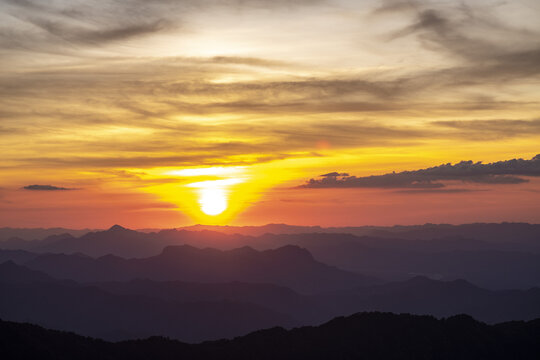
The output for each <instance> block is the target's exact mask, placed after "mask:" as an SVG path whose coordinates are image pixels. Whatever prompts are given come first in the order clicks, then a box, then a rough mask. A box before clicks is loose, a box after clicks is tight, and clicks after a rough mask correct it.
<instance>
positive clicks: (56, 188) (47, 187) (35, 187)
mask: <svg viewBox="0 0 540 360" xmlns="http://www.w3.org/2000/svg"><path fill="white" fill-rule="evenodd" d="M23 189H25V190H37V191H64V190H76V189H72V188H65V187H59V186H53V185H27V186H25V187H23Z"/></svg>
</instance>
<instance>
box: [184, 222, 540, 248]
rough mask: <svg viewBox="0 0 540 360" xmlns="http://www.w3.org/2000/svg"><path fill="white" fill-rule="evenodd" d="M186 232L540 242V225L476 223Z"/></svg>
mask: <svg viewBox="0 0 540 360" xmlns="http://www.w3.org/2000/svg"><path fill="white" fill-rule="evenodd" d="M179 229H183V230H196V231H199V230H211V231H216V232H222V233H226V234H242V235H251V236H260V235H264V234H276V235H277V234H307V233H331V234H332V233H333V234H353V235H357V236H372V237H379V238H381V237H385V238H386V237H390V238H399V239H406V240H433V239H444V238H466V239H472V240H481V241H488V242H509V241H512V240H519V241H524V242H536V243H538V241H540V224H528V223H507V222H503V223H473V224H461V225H451V224H424V225H405V226H404V225H395V226H356V227H355V226H345V227H327V228H324V227H320V226H295V225H287V224H267V225H262V226H218V225H194V226H186V227H181V228H179Z"/></svg>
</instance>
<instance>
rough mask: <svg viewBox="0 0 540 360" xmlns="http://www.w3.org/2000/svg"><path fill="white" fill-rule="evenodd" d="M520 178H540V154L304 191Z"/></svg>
mask: <svg viewBox="0 0 540 360" xmlns="http://www.w3.org/2000/svg"><path fill="white" fill-rule="evenodd" d="M518 176H540V154H539V155H536V156H535V157H533V158H532V159H531V160H523V159H512V160H506V161H498V162H494V163H489V164H483V163H481V162H477V163H474V162H472V161H461V162H459V163H456V164H451V163H448V164H443V165H439V166H434V167H431V168H427V169H420V170H412V171H403V172H399V173H396V172H393V173H389V174H384V175H372V176H365V177H356V176H348V175H342V174H340V173H338V172H333V173H328V174H324V175H321V178H320V179H310V180H309V181H308V182H307V183H305V184H304V185H301V186H300V187H301V188H407V189H422V190H425V189H440V188H443V187H445V186H446V185H445V184H444V183H443V182H444V181H451V180H458V181H462V182H471V183H481V184H520V183H524V182H528V180H527V179H524V178H521V177H518Z"/></svg>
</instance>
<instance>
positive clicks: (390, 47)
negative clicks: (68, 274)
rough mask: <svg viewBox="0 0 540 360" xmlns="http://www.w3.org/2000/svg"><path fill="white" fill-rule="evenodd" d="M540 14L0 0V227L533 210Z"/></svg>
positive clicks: (318, 4) (380, 218)
mask: <svg viewBox="0 0 540 360" xmlns="http://www.w3.org/2000/svg"><path fill="white" fill-rule="evenodd" d="M538 19H540V2H539V1H538V0H515V1H500V0H496V1H491V0H489V1H488V0H474V1H472V0H471V1H428V0H423V1H414V0H412V1H374V0H365V1H358V0H357V1H352V0H349V1H346V0H339V1H334V0H327V1H324V0H320V1H308V0H304V1H302V0H298V1H284V0H283V1H282V0H254V1H248V0H244V1H242V0H236V1H234V0H229V1H227V0H222V1H218V0H214V1H213V0H154V1H144V0H123V1H120V0H99V1H98V0H95V1H94V0H69V1H68V0H54V1H53V0H0V153H1V158H0V226H11V227H38V226H39V227H53V226H62V227H71V228H83V227H89V228H104V227H108V226H110V225H112V224H115V223H119V224H122V225H124V226H128V227H132V228H163V227H177V226H183V225H189V224H194V223H203V224H231V225H253V224H266V223H289V224H298V225H322V226H341V225H393V224H423V223H426V222H432V223H468V222H476V221H480V222H499V221H525V222H535V223H538V222H540V156H537V154H539V153H540V146H539V145H540V21H538ZM535 156H536V157H535ZM512 159H522V160H516V161H511V160H512ZM462 161H472V162H462ZM478 162H482V164H478ZM449 163H451V164H453V165H448V164H449ZM456 164H457V165H456ZM441 165H444V166H441ZM428 168H432V169H428ZM426 169H428V170H426ZM385 174H387V175H385ZM383 175H384V176H383Z"/></svg>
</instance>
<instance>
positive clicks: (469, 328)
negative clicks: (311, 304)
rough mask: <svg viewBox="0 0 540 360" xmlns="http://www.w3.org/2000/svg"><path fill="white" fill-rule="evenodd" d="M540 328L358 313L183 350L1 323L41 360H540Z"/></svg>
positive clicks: (22, 354)
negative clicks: (318, 324) (102, 339)
mask: <svg viewBox="0 0 540 360" xmlns="http://www.w3.org/2000/svg"><path fill="white" fill-rule="evenodd" d="M539 338H540V320H534V321H529V322H511V323H503V324H497V325H491V326H490V325H486V324H483V323H480V322H478V321H476V320H474V319H472V318H471V317H468V316H465V315H460V316H454V317H451V318H447V319H442V320H437V319H435V318H433V317H429V316H413V315H407V314H401V315H394V314H389V313H359V314H355V315H352V316H349V317H346V318H336V319H334V320H331V321H329V322H327V323H325V324H323V325H321V326H318V327H301V328H296V329H293V330H289V331H287V330H284V329H283V328H271V329H267V330H260V331H257V332H254V333H251V334H249V335H246V336H243V337H238V338H235V339H233V340H220V341H213V342H204V343H201V344H185V343H181V342H178V341H173V340H168V339H164V338H159V337H152V338H149V339H146V340H137V341H126V342H120V343H107V342H104V341H100V340H95V339H91V338H84V337H81V336H78V335H75V334H73V333H66V332H60V331H54V330H46V329H44V328H41V327H39V326H35V325H30V324H19V323H13V322H7V321H0V347H1V348H2V352H3V355H4V356H6V357H7V358H33V359H36V358H39V359H55V360H62V359H80V360H85V359H92V360H95V359H132V360H137V359H154V360H161V359H235V360H242V359H261V360H264V359H285V360H286V359H295V360H296V359H381V360H391V359H392V360H393V359H426V360H429V359H463V360H468V359H471V360H472V359H474V360H478V359H490V360H498V359H504V360H506V359H521V360H529V359H531V360H532V359H535V360H536V359H538V358H539V357H540V341H538V340H539Z"/></svg>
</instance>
